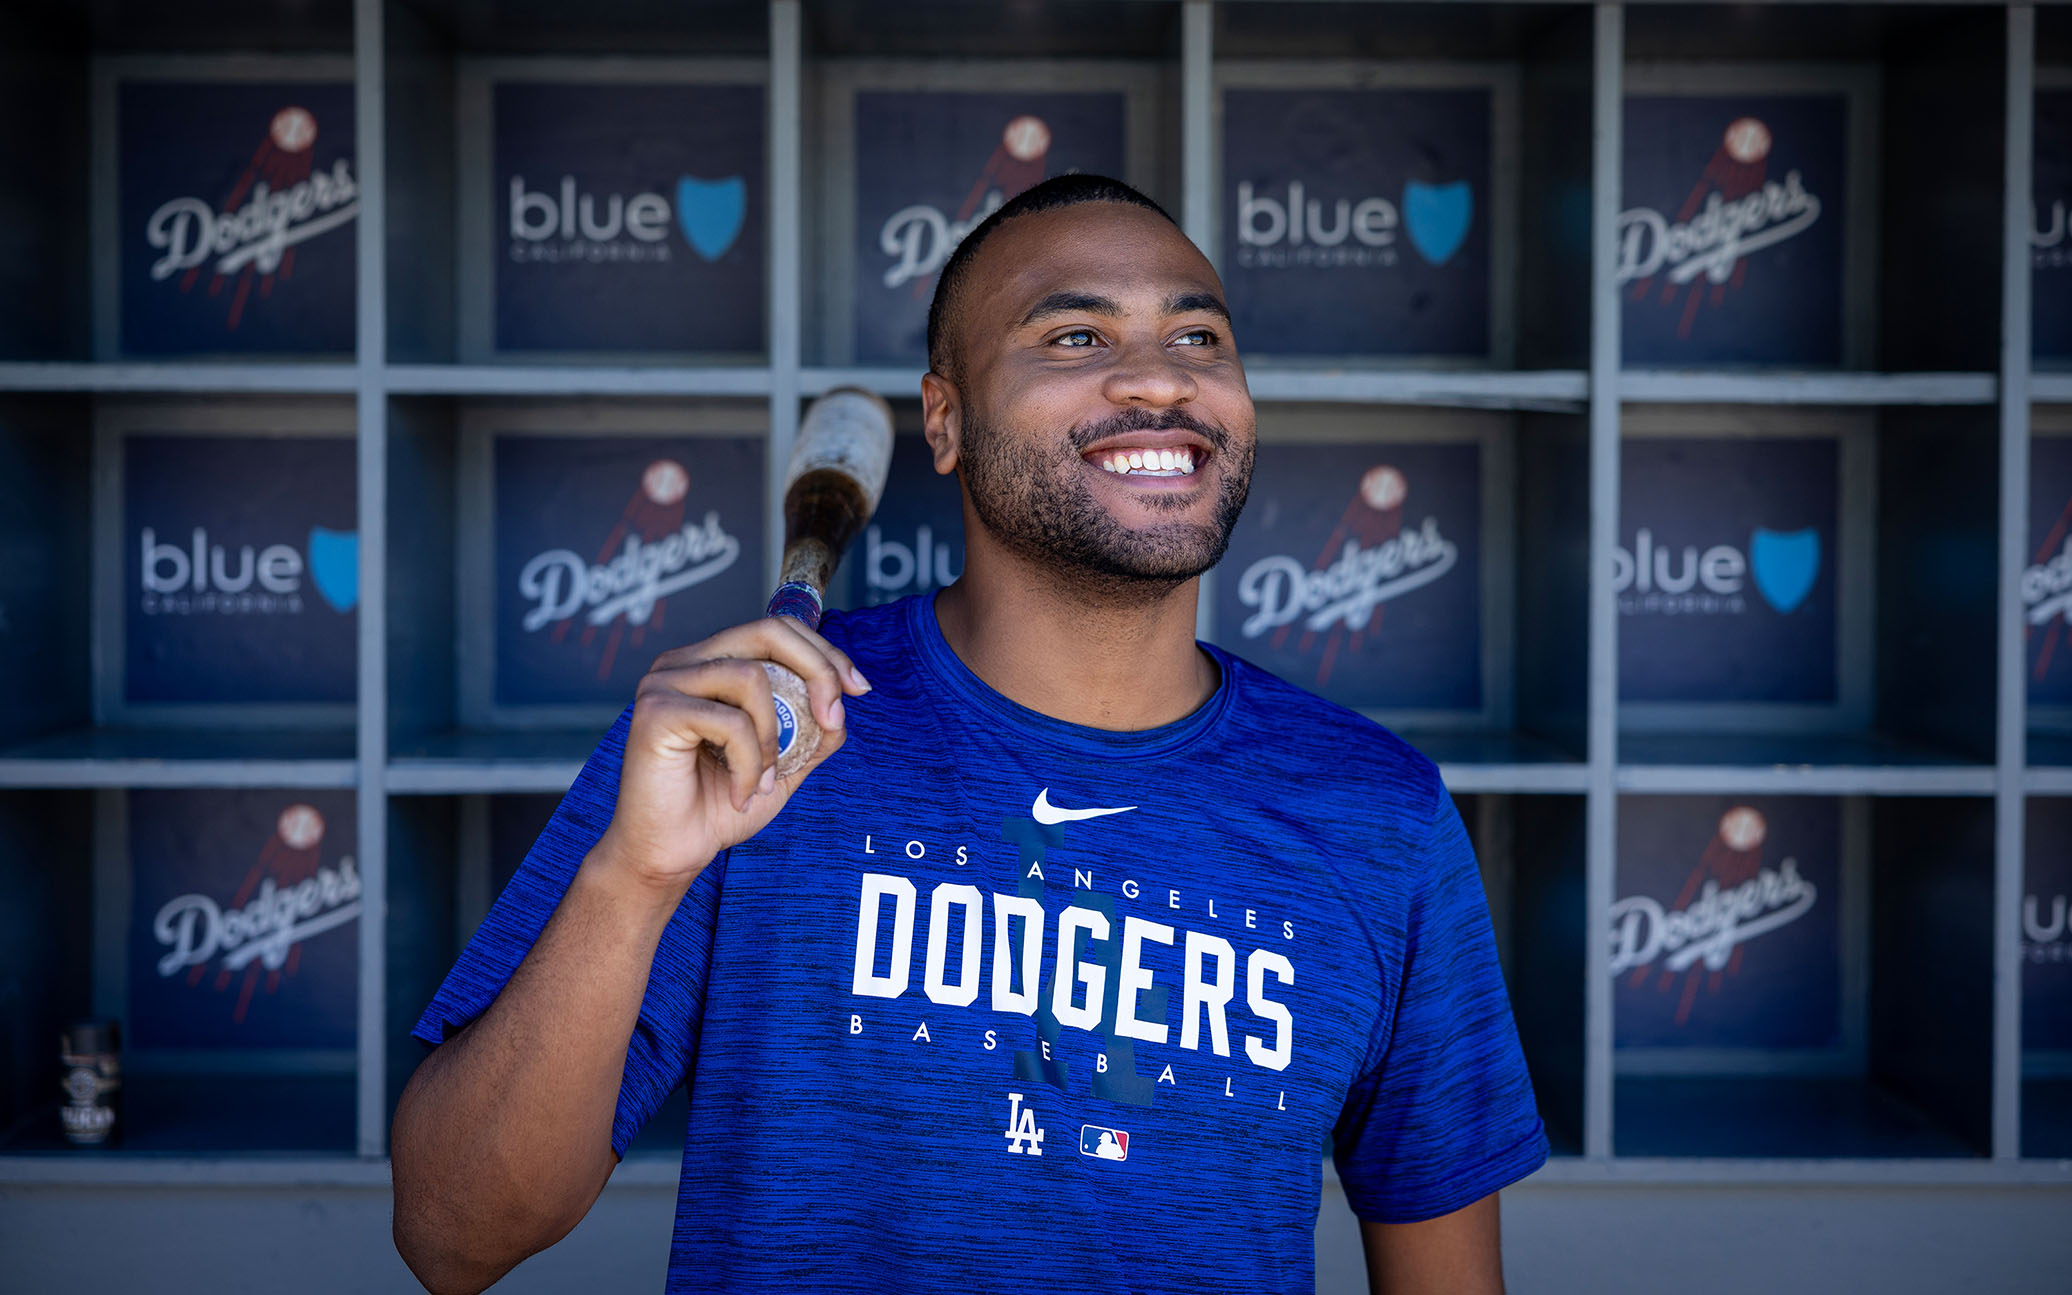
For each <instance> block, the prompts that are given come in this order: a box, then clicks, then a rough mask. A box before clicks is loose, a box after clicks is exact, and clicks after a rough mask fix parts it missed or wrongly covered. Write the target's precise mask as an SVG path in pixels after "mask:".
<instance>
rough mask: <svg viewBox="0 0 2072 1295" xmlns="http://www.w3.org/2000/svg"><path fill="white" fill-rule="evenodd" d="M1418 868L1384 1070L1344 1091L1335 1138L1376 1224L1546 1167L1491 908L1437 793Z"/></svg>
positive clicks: (1448, 804)
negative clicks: (1497, 953) (1345, 1092)
mask: <svg viewBox="0 0 2072 1295" xmlns="http://www.w3.org/2000/svg"><path fill="white" fill-rule="evenodd" d="M1416 862H1417V865H1418V867H1419V870H1420V872H1419V885H1418V886H1417V888H1416V890H1415V892H1414V893H1413V897H1412V900H1411V903H1410V908H1409V911H1408V913H1407V915H1406V929H1405V931H1404V933H1403V952H1402V974H1401V983H1400V985H1399V986H1398V989H1397V994H1396V1003H1395V1011H1394V1013H1393V1016H1392V1017H1391V1019H1390V1020H1389V1022H1388V1033H1387V1038H1386V1041H1385V1045H1384V1048H1383V1052H1382V1057H1381V1062H1380V1064H1379V1065H1378V1066H1376V1067H1375V1068H1374V1069H1373V1070H1371V1071H1370V1072H1369V1073H1367V1074H1366V1075H1364V1076H1362V1077H1361V1078H1360V1079H1359V1080H1357V1081H1356V1082H1355V1083H1354V1084H1353V1086H1352V1088H1351V1090H1350V1092H1348V1094H1347V1096H1346V1102H1345V1106H1344V1108H1343V1110H1342V1111H1341V1112H1340V1115H1339V1119H1338V1126H1337V1128H1336V1130H1335V1131H1334V1133H1333V1142H1334V1147H1335V1150H1334V1159H1335V1160H1336V1162H1337V1167H1338V1176H1339V1180H1340V1181H1341V1182H1342V1183H1343V1184H1344V1185H1345V1194H1346V1199H1347V1201H1348V1202H1349V1203H1350V1204H1351V1205H1352V1208H1353V1212H1354V1213H1355V1214H1357V1215H1359V1216H1360V1217H1361V1218H1363V1219H1368V1220H1371V1221H1374V1222H1382V1223H1415V1222H1418V1221H1421V1220H1423V1219H1429V1218H1436V1217H1438V1216H1439V1215H1441V1214H1449V1213H1451V1212H1453V1211H1454V1210H1457V1209H1460V1208H1461V1207H1463V1206H1465V1205H1470V1204H1473V1203H1474V1202H1475V1201H1478V1200H1480V1199H1481V1198H1482V1197H1484V1196H1487V1195H1488V1194H1489V1193H1491V1192H1493V1191H1496V1190H1497V1189H1498V1188H1501V1187H1505V1186H1508V1185H1510V1184H1511V1183H1514V1182H1516V1181H1518V1180H1519V1179H1520V1178H1523V1177H1525V1176H1526V1175H1527V1174H1530V1173H1531V1172H1533V1171H1534V1170H1535V1169H1537V1168H1539V1167H1540V1166H1541V1165H1542V1164H1544V1163H1545V1162H1546V1159H1547V1137H1546V1131H1545V1129H1544V1127H1543V1126H1542V1125H1541V1123H1540V1117H1539V1111H1538V1108H1537V1106H1536V1105H1535V1103H1534V1101H1533V1094H1532V1081H1531V1079H1530V1078H1529V1077H1528V1076H1527V1074H1526V1069H1525V1057H1524V1054H1523V1053H1522V1052H1521V1051H1520V1050H1519V1047H1518V1027H1517V1024H1516V1022H1515V1021H1513V1020H1512V1018H1511V1004H1510V1000H1509V999H1508V997H1507V996H1506V995H1505V993H1504V982H1503V974H1502V972H1501V971H1500V970H1499V969H1498V966H1497V960H1496V940H1495V937H1494V936H1493V935H1492V933H1491V931H1490V924H1489V903H1488V900H1487V899H1486V898H1485V897H1484V895H1483V893H1482V880H1481V876H1480V874H1479V873H1478V872H1477V870H1476V867H1475V855H1474V850H1473V848H1472V847H1471V846H1470V845H1469V844H1468V836H1467V831H1466V829H1465V828H1463V827H1462V826H1461V821H1460V814H1459V812H1458V811H1457V810H1455V809H1454V806H1453V798H1452V797H1451V796H1448V795H1447V794H1446V793H1445V791H1444V790H1443V789H1442V790H1441V791H1440V793H1439V796H1438V804H1437V805H1436V806H1435V807H1434V809H1433V814H1432V820H1431V824H1430V835H1429V838H1428V844H1427V846H1426V849H1425V851H1424V855H1423V857H1422V858H1421V859H1419V860H1417V861H1416Z"/></svg>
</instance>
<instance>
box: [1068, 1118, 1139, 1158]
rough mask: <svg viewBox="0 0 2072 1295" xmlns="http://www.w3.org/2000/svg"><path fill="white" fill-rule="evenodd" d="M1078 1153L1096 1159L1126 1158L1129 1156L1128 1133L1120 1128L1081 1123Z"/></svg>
mask: <svg viewBox="0 0 2072 1295" xmlns="http://www.w3.org/2000/svg"><path fill="white" fill-rule="evenodd" d="M1079 1154H1080V1155H1082V1156H1092V1157H1093V1158H1094V1159H1096V1160H1127V1159H1129V1158H1130V1135H1129V1134H1127V1133H1125V1132H1123V1131H1122V1130H1121V1129H1104V1128H1102V1127H1101V1126H1100V1125H1098V1124H1082V1125H1080V1126H1079Z"/></svg>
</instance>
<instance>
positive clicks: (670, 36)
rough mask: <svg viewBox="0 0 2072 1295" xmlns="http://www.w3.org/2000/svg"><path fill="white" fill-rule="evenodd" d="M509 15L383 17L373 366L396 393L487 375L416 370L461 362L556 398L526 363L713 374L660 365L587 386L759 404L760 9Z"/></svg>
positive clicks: (764, 149) (415, 12) (475, 382)
mask: <svg viewBox="0 0 2072 1295" xmlns="http://www.w3.org/2000/svg"><path fill="white" fill-rule="evenodd" d="M751 9H754V10H755V12H754V14H751V13H750V10H751ZM505 17H506V16H504V15H499V16H498V17H497V18H491V17H490V16H489V15H488V14H487V13H486V11H483V10H481V9H480V8H479V7H477V6H467V5H456V4H447V3H423V4H411V3H400V2H398V0H390V3H389V4H388V5H387V8H386V18H387V21H386V22H385V24H384V41H385V52H386V60H387V63H386V73H387V75H386V78H385V87H384V89H385V95H386V102H385V104H384V106H383V111H384V114H385V120H386V122H387V123H388V130H387V137H388V139H389V141H390V149H389V153H388V158H387V161H388V171H389V177H388V178H389V184H388V187H387V190H386V192H385V193H384V194H383V195H382V200H383V203H384V211H385V213H386V216H387V222H388V228H389V234H390V237H389V245H388V256H387V258H386V261H387V264H386V266H385V273H386V277H387V284H388V299H389V310H388V317H387V332H388V337H387V354H388V357H389V359H390V360H391V361H393V362H399V363H400V364H401V366H403V370H404V371H403V372H401V373H400V374H399V375H398V376H399V377H400V378H401V379H402V381H403V383H404V384H406V386H404V387H402V388H399V389H408V390H437V391H450V390H456V389H481V384H484V383H486V382H488V381H491V380H489V379H486V378H484V377H482V376H480V375H472V374H469V373H467V372H462V373H460V374H458V375H454V376H451V377H442V376H440V375H439V374H438V373H437V372H436V371H435V370H433V369H431V368H429V367H426V366H437V365H451V364H454V363H456V362H458V363H459V364H461V365H463V366H469V367H473V366H489V365H504V366H508V367H511V368H512V369H513V370H514V372H513V373H512V374H511V375H510V377H509V380H508V385H507V387H506V389H508V390H531V389H555V390H561V389H566V388H565V387H564V386H563V385H562V380H561V379H557V378H552V377H548V376H545V375H541V376H528V375H527V374H526V373H525V372H524V370H523V367H521V366H531V365H543V366H548V367H549V368H552V369H567V368H572V367H584V366H590V365H596V366H600V367H604V368H610V369H616V370H625V369H628V368H659V367H662V366H668V367H669V368H671V369H672V370H682V369H685V368H689V367H697V368H711V369H715V370H718V372H717V373H716V374H715V375H713V376H711V377H710V378H709V379H707V380H706V381H705V383H704V384H703V385H702V386H700V385H699V383H698V380H697V379H695V378H693V377H692V376H691V375H689V374H688V373H685V372H680V371H673V372H671V373H670V374H669V375H668V376H666V377H658V378H656V379H655V380H654V385H651V386H647V385H643V384H642V383H641V382H639V381H638V380H637V379H635V378H634V377H632V376H631V375H628V374H624V373H620V374H618V375H617V376H615V377H611V378H607V379H605V380H603V381H602V382H598V383H591V384H587V385H586V387H585V389H588V390H599V389H603V388H610V389H616V390H620V391H632V390H646V391H669V392H682V391H685V390H687V389H698V390H702V391H706V392H712V391H721V390H738V389H740V388H741V387H743V386H754V385H755V384H756V383H757V382H758V381H760V383H761V384H762V387H763V389H764V390H767V383H768V378H767V375H766V374H759V373H755V372H748V373H743V372H740V370H742V369H744V367H746V368H750V369H752V368H753V367H754V366H756V365H758V364H759V362H760V361H761V359H762V358H763V357H764V356H765V355H767V354H768V349H769V340H768V330H767V327H766V319H765V315H766V312H767V309H768V302H769V286H768V274H769V269H770V266H769V261H770V256H771V249H770V247H769V230H770V227H771V221H770V212H769V201H770V186H769V178H768V176H769V160H768V141H767V139H766V138H765V133H766V131H767V124H768V116H769V114H768V94H767V84H768V78H769V68H768V61H767V53H768V23H769V18H768V13H767V11H766V10H763V9H760V8H757V7H756V6H750V5H744V4H724V3H723V4H720V5H718V6H704V5H700V6H696V7H694V8H691V9H684V10H667V11H665V10H663V9H656V8H654V7H652V6H624V5H620V6H605V7H604V9H603V11H602V12H599V13H595V14H591V13H588V12H586V13H584V14H583V15H582V19H583V21H582V22H581V23H571V22H568V21H564V20H563V19H562V18H560V17H557V16H555V15H550V14H548V13H547V12H546V11H545V10H543V9H538V8H534V9H531V10H527V11H525V12H524V13H522V14H513V15H508V18H509V21H508V22H506V21H504V18H505ZM708 19H709V20H710V22H711V27H710V29H709V39H707V38H706V37H707V29H706V28H704V27H703V26H702V24H703V23H705V22H706V21H707V20H708ZM578 26H580V27H585V28H586V30H585V31H583V32H582V33H581V34H577V33H576V32H574V31H572V30H570V29H571V28H572V27H578ZM557 40H558V41H559V42H560V44H558V45H557V44H556V43H555V42H556V41H557ZM607 52H609V54H611V55H614V57H589V55H602V54H606V53H607ZM691 301H704V302H725V303H726V308H725V309H721V310H708V309H686V307H685V303H686V302H691ZM535 383H545V384H546V385H545V387H544V388H541V387H535V386H534V384H535Z"/></svg>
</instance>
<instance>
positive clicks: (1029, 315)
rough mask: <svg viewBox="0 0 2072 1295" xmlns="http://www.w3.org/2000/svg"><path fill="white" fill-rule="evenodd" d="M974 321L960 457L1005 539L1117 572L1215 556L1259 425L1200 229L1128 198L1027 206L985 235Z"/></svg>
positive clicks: (989, 520)
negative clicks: (1191, 236)
mask: <svg viewBox="0 0 2072 1295" xmlns="http://www.w3.org/2000/svg"><path fill="white" fill-rule="evenodd" d="M959 322H960V325H961V327H960V328H959V330H958V332H957V341H956V345H957V346H958V353H959V357H960V359H961V369H962V375H961V380H960V382H959V384H958V385H959V388H960V391H961V394H962V402H961V409H960V411H959V415H958V417H959V422H960V428H959V436H958V446H957V451H958V452H957V462H958V465H959V466H960V468H961V470H962V474H963V481H964V489H965V492H966V494H967V495H968V497H969V498H970V500H971V506H972V511H973V512H974V513H976V514H977V517H978V520H979V522H980V523H981V524H982V525H983V526H984V528H985V529H986V530H987V531H988V532H989V533H990V534H991V535H992V536H993V537H994V538H995V539H997V540H998V541H999V542H1000V543H1001V544H1002V545H1004V546H1006V547H1007V548H1009V549H1012V550H1014V551H1016V552H1019V553H1022V554H1024V555H1026V556H1029V557H1032V558H1036V559H1039V560H1041V561H1043V562H1044V563H1045V564H1046V565H1049V566H1052V567H1062V568H1065V569H1067V570H1068V571H1069V572H1071V573H1072V574H1074V575H1076V576H1080V577H1083V578H1085V579H1087V580H1088V581H1089V582H1090V583H1094V584H1100V585H1108V586H1113V585H1115V584H1117V583H1135V582H1140V581H1148V582H1153V583H1158V584H1166V585H1172V584H1178V583H1180V582H1183V581H1186V580H1189V579H1192V578H1193V577H1195V576H1197V575H1199V574H1201V573H1202V572H1203V571H1205V570H1207V569H1208V568H1209V567H1211V566H1213V565H1215V563H1216V561H1217V559H1219V558H1220V557H1222V556H1223V550H1224V547H1225V545H1226V544H1228V542H1229V539H1230V530H1231V527H1232V526H1233V525H1235V524H1236V522H1237V516H1238V512H1239V510H1241V509H1242V508H1243V507H1244V502H1245V493H1246V490H1247V488H1248V487H1249V485H1250V482H1251V475H1252V456H1253V450H1254V443H1255V437H1256V427H1255V422H1254V416H1253V411H1252V398H1251V393H1250V392H1249V391H1248V390H1247V389H1246V387H1245V375H1244V368H1243V366H1242V365H1241V364H1240V363H1239V361H1238V356H1237V348H1236V347H1235V345H1233V343H1232V341H1231V336H1230V320H1229V315H1228V312H1227V311H1226V310H1225V308H1224V305H1223V293H1222V285H1221V284H1220V283H1218V281H1217V279H1216V273H1215V271H1214V270H1213V269H1211V268H1210V266H1209V264H1208V262H1207V261H1206V260H1204V259H1203V257H1202V255H1201V253H1200V252H1199V251H1197V250H1196V249H1195V247H1194V244H1192V243H1191V242H1189V241H1188V240H1187V238H1186V237H1185V236H1184V235H1182V234H1181V233H1180V231H1179V230H1177V229H1175V228H1173V226H1172V225H1171V224H1170V223H1168V222H1167V221H1165V220H1164V219H1162V218H1160V217H1159V216H1158V215H1157V214H1156V213H1155V212H1151V211H1146V210H1144V209H1143V208H1140V207H1135V206H1130V205H1127V204H1123V203H1111V202H1087V203H1080V204H1078V205H1076V206H1072V207H1065V208H1061V209H1059V210H1055V211H1046V212H1038V213H1035V214H1033V215H1028V216H1022V217H1019V218H1017V219H1015V220H1012V221H1010V222H1008V223H1007V224H1006V225H1004V226H1002V227H1001V228H1000V229H999V230H997V231H996V232H994V233H993V234H992V236H991V237H989V238H988V239H987V240H986V242H985V243H984V244H983V245H982V246H981V247H980V249H979V252H978V255H977V257H976V259H975V260H974V261H973V262H972V264H971V266H970V267H969V277H967V279H966V280H965V283H964V288H963V310H962V318H961V320H960V321H959ZM939 461H940V460H939Z"/></svg>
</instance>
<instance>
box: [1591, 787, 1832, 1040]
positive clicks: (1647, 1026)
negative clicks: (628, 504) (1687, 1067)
mask: <svg viewBox="0 0 2072 1295" xmlns="http://www.w3.org/2000/svg"><path fill="white" fill-rule="evenodd" d="M1840 859H1841V814H1840V808H1839V806H1838V804H1837V803H1836V802H1835V801H1834V800H1831V799H1825V798H1819V799H1816V798H1813V797H1775V798H1762V799H1756V800H1732V799H1726V798H1720V797H1703V796H1628V797H1625V798H1623V799H1622V800H1621V801H1620V803H1619V864H1618V882H1617V885H1618V895H1619V898H1618V899H1617V900H1616V901H1614V902H1613V904H1612V911H1611V941H1612V947H1611V959H1610V968H1611V974H1612V976H1613V978H1614V980H1615V982H1616V987H1615V988H1614V990H1613V1012H1614V1019H1615V1021H1616V1027H1615V1040H1616V1042H1617V1044H1618V1046H1620V1047H1634V1046H1655V1047H1714V1048H1716V1047H1821V1046H1827V1045H1831V1044H1833V1043H1835V1042H1837V1041H1838V1038H1839V1035H1840V1029H1841V952H1840V932H1841V926H1840V918H1839V913H1840V909H1841V905H1840V902H1839V896H1840V893H1841V865H1840Z"/></svg>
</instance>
